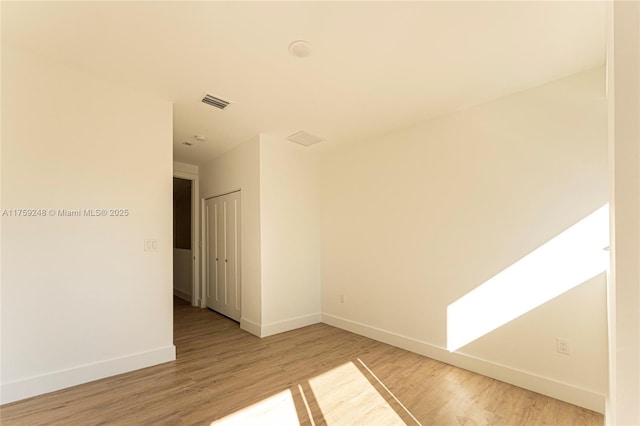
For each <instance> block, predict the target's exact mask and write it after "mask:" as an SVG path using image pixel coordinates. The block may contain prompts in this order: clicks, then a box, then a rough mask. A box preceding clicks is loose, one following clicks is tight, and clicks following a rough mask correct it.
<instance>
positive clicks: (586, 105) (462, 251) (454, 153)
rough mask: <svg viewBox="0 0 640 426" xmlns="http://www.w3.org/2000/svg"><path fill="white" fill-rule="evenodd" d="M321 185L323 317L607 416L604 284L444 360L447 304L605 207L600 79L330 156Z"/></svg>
mask: <svg viewBox="0 0 640 426" xmlns="http://www.w3.org/2000/svg"><path fill="white" fill-rule="evenodd" d="M321 179H322V198H321V199H322V201H321V203H322V312H323V321H325V322H328V323H330V324H334V325H338V326H341V327H344V328H347V329H350V330H353V331H356V332H360V333H363V334H367V335H370V336H372V337H375V338H378V339H381V340H384V341H388V342H390V343H393V344H397V345H399V346H403V347H406V348H409V349H412V350H416V351H417V352H421V353H424V354H426V355H428V356H432V357H435V358H439V359H443V360H445V361H447V362H450V363H454V364H457V365H462V366H464V367H465V368H469V369H473V370H476V371H479V372H481V373H483V374H487V375H490V376H493V377H496V378H499V379H501V380H505V381H509V382H512V383H515V384H518V385H520V386H523V387H528V388H530V389H533V390H537V391H540V392H542V393H546V394H548V395H551V396H555V397H558V398H561V399H565V400H568V401H570V402H574V403H577V404H580V405H583V406H588V407H590V408H593V409H597V410H600V411H602V410H603V403H604V397H603V395H604V394H605V392H606V383H607V375H606V357H607V355H606V345H607V343H606V315H605V297H604V294H605V290H604V278H603V277H602V276H600V277H599V278H596V279H594V280H591V281H590V282H589V283H587V284H584V285H583V286H581V287H578V288H576V289H575V290H572V291H570V292H568V293H566V294H565V295H563V296H561V297H559V298H558V299H556V300H554V301H553V302H551V303H549V304H548V305H545V306H543V307H541V308H539V309H538V310H536V311H532V312H530V313H528V314H526V315H524V316H523V317H520V318H519V319H517V320H516V321H514V322H512V323H510V324H509V325H507V326H505V327H504V328H502V329H498V330H496V331H494V332H493V333H491V334H490V335H488V336H485V337H484V338H481V339H480V340H478V341H476V342H473V343H471V344H470V345H467V346H466V347H464V348H462V349H461V350H460V353H462V354H464V356H461V355H459V354H449V353H448V352H447V351H446V350H444V349H443V348H444V347H445V346H446V308H447V306H448V305H449V304H450V303H452V302H453V301H455V300H457V299H458V298H459V297H461V296H463V295H465V294H466V293H468V292H469V291H470V290H472V289H473V288H475V287H476V286H478V285H480V284H482V283H483V282H484V281H485V280H487V279H489V278H490V277H492V276H493V275H494V274H496V273H498V272H499V271H501V270H503V269H504V268H505V267H507V266H509V265H511V264H512V263H514V262H515V261H517V260H518V259H520V258H521V257H523V256H525V255H526V254H528V253H529V252H531V251H532V250H534V249H535V248H537V247H539V246H541V245H542V244H544V243H545V242H546V241H548V240H550V239H551V238H553V237H554V236H555V235H557V234H558V233H560V232H561V231H563V230H565V229H566V228H567V227H569V226H571V225H572V224H574V223H576V222H577V221H578V220H580V219H582V218H583V217H585V216H586V215H587V214H589V213H591V212H592V211H594V210H596V209H597V208H598V207H601V206H603V205H604V204H605V203H607V201H608V191H607V119H606V100H605V93H604V70H603V69H597V70H593V71H590V72H586V73H583V74H579V75H576V76H573V77H570V78H567V79H564V80H560V81H557V82H552V83H550V84H547V85H544V86H540V87H538V88H534V89H531V90H528V91H525V92H521V93H518V94H515V95H512V96H509V97H505V98H502V99H500V100H497V101H494V102H491V103H488V104H484V105H481V106H477V107H473V108H469V109H466V110H463V111H460V112H458V113H455V114H452V115H449V116H446V117H441V118H438V119H434V120H431V121H429V122H427V123H424V124H421V125H416V126H414V127H412V128H408V129H404V130H401V131H397V132H394V133H391V134H388V135H386V136H383V137H380V138H378V139H375V140H371V141H365V142H362V143H357V144H354V145H352V146H349V147H346V148H345V149H342V150H340V151H336V152H332V153H328V154H326V155H325V158H323V160H322V166H321ZM340 295H343V297H344V303H340ZM496 302H497V303H501V301H496ZM585 324H588V326H589V329H588V331H585ZM560 332H561V333H562V335H560V334H559V333H560ZM556 337H564V338H567V339H569V340H570V341H571V342H572V346H573V348H572V352H573V353H572V355H571V356H570V357H569V358H567V357H566V356H564V355H560V354H557V353H556V347H555V342H556Z"/></svg>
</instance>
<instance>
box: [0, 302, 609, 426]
mask: <svg viewBox="0 0 640 426" xmlns="http://www.w3.org/2000/svg"><path fill="white" fill-rule="evenodd" d="M174 309H175V344H176V346H177V351H178V359H177V361H175V362H171V363H167V364H163V365H159V366H155V367H150V368H146V369H143V370H139V371H135V372H132V373H127V374H122V375H119V376H115V377H111V378H107V379H103V380H99V381H96V382H92V383H88V384H84V385H80V386H76V387H73V388H69V389H65V390H62V391H58V392H54V393H51V394H48V395H43V396H39V397H35V398H31V399H28V400H24V401H19V402H16V403H12V404H7V405H4V406H2V407H1V413H0V420H1V423H2V425H3V426H10V425H99V424H118V425H139V424H141V425H209V424H211V423H212V422H214V421H216V420H221V421H220V422H219V424H237V425H248V424H267V423H268V421H269V420H271V421H273V423H270V424H278V425H285V424H298V423H299V424H303V425H325V424H328V425H353V424H360V425H372V426H378V425H380V426H382V425H390V424H408V425H415V424H422V425H425V426H426V425H487V424H491V425H494V424H495V425H543V424H544V425H602V424H603V423H604V420H603V417H602V415H600V414H598V413H594V412H591V411H588V410H585V409H582V408H579V407H576V406H573V405H570V404H566V403H563V402H560V401H557V400H554V399H551V398H548V397H546V396H542V395H539V394H536V393H533V392H529V391H526V390H523V389H521V388H518V387H515V386H511V385H508V384H505V383H502V382H498V381H496V380H493V379H490V378H487V377H484V376H480V375H478V374H474V373H471V372H468V371H465V370H462V369H459V368H456V367H452V366H449V365H447V364H443V363H440V362H437V361H434V360H431V359H429V358H425V357H422V356H420V355H416V354H413V353H411V352H407V351H404V350H402V349H398V348H394V347H392V346H389V345H385V344H383V343H379V342H376V341H374V340H371V339H368V338H365V337H361V336H358V335H355V334H352V333H349V332H346V331H343V330H340V329H337V328H334V327H330V326H328V325H325V324H316V325H313V326H310V327H305V328H302V329H299V330H294V331H291V332H288V333H283V334H279V335H276V336H272V337H267V338H264V339H258V338H256V337H254V336H252V335H250V334H248V333H245V332H243V331H241V330H240V329H239V327H238V324H237V323H235V322H233V321H231V320H229V319H227V318H225V317H223V316H220V315H218V314H216V313H214V312H212V311H209V310H204V309H197V308H192V307H191V306H189V305H188V304H186V303H185V302H181V301H177V302H176V304H175V307H174ZM274 419H275V420H274Z"/></svg>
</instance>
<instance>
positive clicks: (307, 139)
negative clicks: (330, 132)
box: [287, 130, 324, 146]
mask: <svg viewBox="0 0 640 426" xmlns="http://www.w3.org/2000/svg"><path fill="white" fill-rule="evenodd" d="M287 139H288V140H290V141H291V142H295V143H299V144H300V145H304V146H309V145H313V144H314V143H318V142H322V141H323V140H324V139H322V138H319V137H317V136H314V135H312V134H311V133H307V132H305V131H304V130H301V131H299V132H297V133H294V134H292V135H291V136H289V137H288V138H287Z"/></svg>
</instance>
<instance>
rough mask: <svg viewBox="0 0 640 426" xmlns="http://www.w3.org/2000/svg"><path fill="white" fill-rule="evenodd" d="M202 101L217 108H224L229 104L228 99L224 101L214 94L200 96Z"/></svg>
mask: <svg viewBox="0 0 640 426" xmlns="http://www.w3.org/2000/svg"><path fill="white" fill-rule="evenodd" d="M202 102H204V103H205V104H208V105H211V106H214V107H216V108H218V109H225V108H226V107H227V105H229V102H228V101H225V100H224V99H220V98H216V97H215V96H212V95H209V94H205V95H204V98H202Z"/></svg>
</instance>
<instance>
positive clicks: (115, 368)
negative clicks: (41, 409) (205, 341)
mask: <svg viewBox="0 0 640 426" xmlns="http://www.w3.org/2000/svg"><path fill="white" fill-rule="evenodd" d="M175 359H176V347H175V346H174V345H171V346H167V347H164V348H159V349H155V350H152V351H148V352H142V353H137V354H132V355H127V356H124V357H120V358H113V359H109V360H106V361H101V362H96V363H92V364H85V365H81V366H78V367H74V368H69V369H66V370H60V371H56V372H53V373H49V374H43V375H41V376H36V377H30V378H28V379H23V380H17V381H15V382H10V383H4V384H2V391H1V392H0V395H1V398H2V399H1V400H0V403H2V404H7V403H9V402H14V401H18V400H21V399H25V398H30V397H32V396H36V395H42V394H44V393H49V392H53V391H57V390H60V389H64V388H68V387H71V386H76V385H80V384H82V383H87V382H92V381H94V380H98V379H104V378H105V377H110V376H115V375H117V374H122V373H127V372H129V371H133V370H138V369H141V368H145V367H151V366H153V365H157V364H162V363H165V362H169V361H175Z"/></svg>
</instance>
